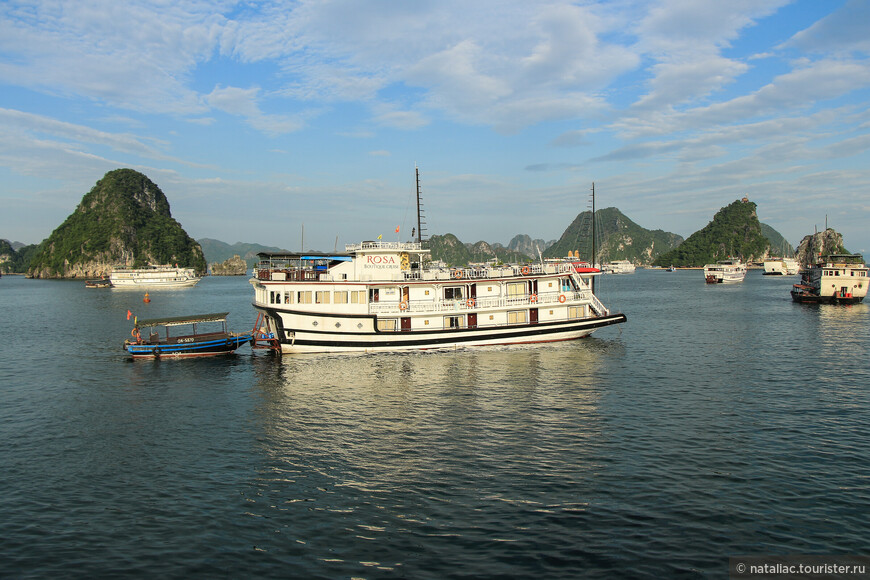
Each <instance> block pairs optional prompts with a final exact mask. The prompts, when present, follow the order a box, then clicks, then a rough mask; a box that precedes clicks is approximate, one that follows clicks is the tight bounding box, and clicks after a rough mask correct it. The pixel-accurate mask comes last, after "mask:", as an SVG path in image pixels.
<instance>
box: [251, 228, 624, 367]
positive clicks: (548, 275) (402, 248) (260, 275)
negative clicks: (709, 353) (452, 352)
mask: <svg viewBox="0 0 870 580" xmlns="http://www.w3.org/2000/svg"><path fill="white" fill-rule="evenodd" d="M259 257H260V263H259V265H258V267H257V271H256V276H255V277H253V278H252V279H251V284H252V286H253V289H254V308H255V309H256V310H257V311H258V313H259V316H258V321H257V332H256V333H255V344H259V345H263V344H264V343H265V345H267V346H270V347H271V348H274V349H276V350H280V351H281V352H284V353H301V352H342V351H347V352H354V351H355V352H366V351H398V350H410V349H436V348H457V347H465V346H478V345H501V344H518V343H538V342H554V341H565V340H573V339H577V338H581V337H584V336H587V335H589V334H590V333H592V332H593V331H594V330H595V329H596V328H601V327H603V326H609V325H611V324H618V323H621V322H625V320H626V318H625V315H624V314H615V313H611V312H610V311H609V310H608V309H607V308H606V307H605V306H604V305H603V304H602V303H601V302H600V301H599V300H598V298H597V297H596V296H595V295H594V294H593V291H592V280H593V277H594V276H597V275H598V274H599V272H598V270H596V269H594V268H589V267H586V266H587V265H586V264H582V263H580V262H576V263H575V262H572V261H568V260H566V261H561V262H557V263H553V262H547V263H537V264H526V265H497V264H494V263H489V264H484V265H480V266H474V267H464V268H447V267H439V266H433V265H432V264H429V263H427V262H428V258H429V250H428V249H423V248H422V245H421V244H420V243H419V242H381V241H371V242H363V243H361V244H352V245H348V246H346V248H345V253H341V254H324V253H294V252H265V253H261V254H259Z"/></svg>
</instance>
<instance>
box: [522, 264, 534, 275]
mask: <svg viewBox="0 0 870 580" xmlns="http://www.w3.org/2000/svg"><path fill="white" fill-rule="evenodd" d="M531 271H532V270H531V269H530V268H529V267H528V266H523V276H528V275H529V273H530V272H531Z"/></svg>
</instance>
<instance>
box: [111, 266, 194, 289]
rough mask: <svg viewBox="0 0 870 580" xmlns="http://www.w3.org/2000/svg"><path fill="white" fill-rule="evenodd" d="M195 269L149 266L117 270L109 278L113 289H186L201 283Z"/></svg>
mask: <svg viewBox="0 0 870 580" xmlns="http://www.w3.org/2000/svg"><path fill="white" fill-rule="evenodd" d="M200 279H201V278H200V277H199V276H197V275H196V271H195V270H194V269H193V268H179V267H178V266H149V267H147V268H116V269H115V270H113V271H112V273H111V274H110V276H109V280H110V281H111V283H112V287H113V288H120V289H129V288H185V287H189V286H195V285H196V283H197V282H199V281H200Z"/></svg>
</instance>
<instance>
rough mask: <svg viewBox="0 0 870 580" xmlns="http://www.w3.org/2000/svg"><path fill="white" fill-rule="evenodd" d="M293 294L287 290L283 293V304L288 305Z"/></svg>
mask: <svg viewBox="0 0 870 580" xmlns="http://www.w3.org/2000/svg"><path fill="white" fill-rule="evenodd" d="M292 296H293V294H292V293H291V292H290V291H289V290H285V291H284V304H290V298H291V297H292Z"/></svg>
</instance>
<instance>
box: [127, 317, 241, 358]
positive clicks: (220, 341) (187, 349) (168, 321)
mask: <svg viewBox="0 0 870 580" xmlns="http://www.w3.org/2000/svg"><path fill="white" fill-rule="evenodd" d="M228 314H229V312H218V313H215V314H192V315H189V316H172V317H168V318H152V319H149V320H136V322H135V324H134V326H133V330H132V331H131V333H130V334H131V338H128V339H127V340H125V341H124V350H126V351H127V352H128V353H130V354H131V355H132V356H133V358H134V359H137V358H153V359H157V358H163V357H170V358H190V357H198V356H216V355H220V354H230V353H232V352H234V351H235V350H236V349H237V348H239V347H240V346H242V345H243V344H245V343H247V342H250V341H251V338H252V334H253V333H252V332H229V331H228V330H227V315H228ZM180 326H184V327H190V328H189V329H186V330H183V331H182V334H176V335H173V334H172V333H171V332H170V329H171V328H172V329H175V328H176V327H180Z"/></svg>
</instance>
